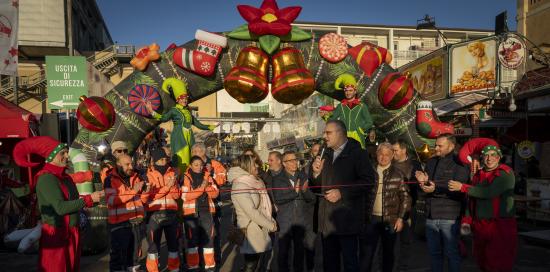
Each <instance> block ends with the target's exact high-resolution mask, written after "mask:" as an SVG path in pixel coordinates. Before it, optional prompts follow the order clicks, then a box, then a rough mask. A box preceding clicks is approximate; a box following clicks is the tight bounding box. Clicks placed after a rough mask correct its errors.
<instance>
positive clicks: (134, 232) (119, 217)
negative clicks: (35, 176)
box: [104, 155, 147, 271]
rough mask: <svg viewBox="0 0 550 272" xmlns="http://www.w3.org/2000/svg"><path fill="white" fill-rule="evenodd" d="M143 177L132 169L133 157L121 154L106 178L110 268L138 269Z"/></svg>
mask: <svg viewBox="0 0 550 272" xmlns="http://www.w3.org/2000/svg"><path fill="white" fill-rule="evenodd" d="M144 184H145V183H144V181H143V179H142V178H141V177H140V176H139V175H138V174H137V173H135V172H134V169H133V166H132V158H131V157H130V156H128V155H121V156H119V157H118V158H117V162H116V168H113V169H112V170H111V171H110V173H109V175H108V176H107V178H106V179H105V184H104V186H105V200H106V202H107V209H108V211H109V214H108V217H107V221H108V223H109V230H110V232H111V252H110V257H111V258H110V261H109V268H110V271H126V270H129V271H136V270H139V257H140V256H141V236H142V235H141V231H142V223H143V217H144V213H145V211H144V206H143V202H146V200H147V199H146V198H147V192H145V193H144V194H142V191H143V188H144Z"/></svg>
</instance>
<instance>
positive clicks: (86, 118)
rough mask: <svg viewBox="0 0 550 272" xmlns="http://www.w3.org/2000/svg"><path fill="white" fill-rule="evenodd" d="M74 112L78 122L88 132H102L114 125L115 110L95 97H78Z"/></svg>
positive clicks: (102, 99)
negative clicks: (78, 102) (78, 100)
mask: <svg viewBox="0 0 550 272" xmlns="http://www.w3.org/2000/svg"><path fill="white" fill-rule="evenodd" d="M80 101H82V102H81V103H80V105H78V110H77V111H76V117H77V118H78V122H79V123H80V124H81V125H82V126H83V127H85V128H86V129H88V130H90V131H95V132H103V131H106V130H108V129H109V128H111V127H112V126H113V125H114V124H115V115H116V114H115V108H114V107H113V105H112V104H111V102H109V101H107V99H105V98H102V97H97V96H92V97H86V96H84V95H83V96H82V97H80Z"/></svg>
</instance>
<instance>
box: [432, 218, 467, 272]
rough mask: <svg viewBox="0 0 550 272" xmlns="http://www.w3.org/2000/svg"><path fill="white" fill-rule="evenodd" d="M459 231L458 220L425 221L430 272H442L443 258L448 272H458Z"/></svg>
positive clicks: (459, 259)
mask: <svg viewBox="0 0 550 272" xmlns="http://www.w3.org/2000/svg"><path fill="white" fill-rule="evenodd" d="M459 230H460V224H459V221H458V220H447V219H426V238H427V239H428V249H429V250H430V256H431V262H432V272H440V271H443V262H444V256H447V258H448V263H449V272H458V271H460V261H461V257H460V252H459V249H458V240H459V238H460V236H459V235H460V234H459ZM443 250H445V252H443ZM443 253H445V254H443Z"/></svg>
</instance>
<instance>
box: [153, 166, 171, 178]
mask: <svg viewBox="0 0 550 272" xmlns="http://www.w3.org/2000/svg"><path fill="white" fill-rule="evenodd" d="M154 167H155V170H157V171H159V172H160V174H161V175H163V176H164V174H166V171H168V168H170V166H169V165H168V164H167V165H164V166H160V165H156V164H155V165H154Z"/></svg>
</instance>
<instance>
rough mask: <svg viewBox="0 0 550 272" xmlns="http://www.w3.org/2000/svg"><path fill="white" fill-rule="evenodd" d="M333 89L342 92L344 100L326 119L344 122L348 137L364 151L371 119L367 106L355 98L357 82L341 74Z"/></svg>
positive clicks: (349, 76) (350, 76)
mask: <svg viewBox="0 0 550 272" xmlns="http://www.w3.org/2000/svg"><path fill="white" fill-rule="evenodd" d="M334 88H335V89H336V90H344V95H345V96H346V98H344V99H343V100H342V102H341V103H340V105H338V106H336V108H335V109H334V110H333V111H332V115H331V116H330V117H329V118H328V119H329V120H340V121H342V122H344V124H345V125H346V129H347V130H348V137H350V138H353V139H355V140H357V141H358V142H359V143H361V147H362V148H363V149H365V137H366V136H368V133H369V131H370V130H371V128H372V118H371V116H370V113H369V109H368V107H367V105H366V104H365V103H363V102H361V100H360V99H359V98H357V81H356V80H355V78H354V77H353V76H352V75H350V74H342V75H340V76H339V77H338V78H337V79H336V81H335V82H334Z"/></svg>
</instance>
